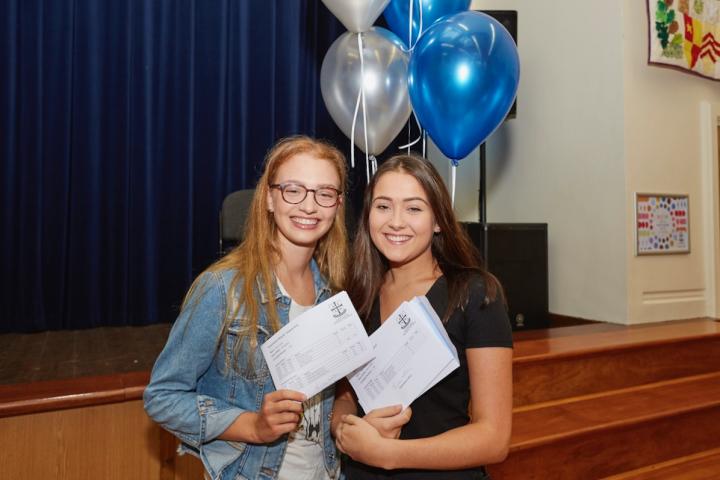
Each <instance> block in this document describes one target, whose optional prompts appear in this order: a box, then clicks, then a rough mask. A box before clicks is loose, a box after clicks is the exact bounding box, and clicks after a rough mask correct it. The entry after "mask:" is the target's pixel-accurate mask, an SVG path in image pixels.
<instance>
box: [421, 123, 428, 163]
mask: <svg viewBox="0 0 720 480" xmlns="http://www.w3.org/2000/svg"><path fill="white" fill-rule="evenodd" d="M422 141H423V145H422V156H423V158H427V130H423V131H422Z"/></svg>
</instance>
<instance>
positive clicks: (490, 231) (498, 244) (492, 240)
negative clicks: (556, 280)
mask: <svg viewBox="0 0 720 480" xmlns="http://www.w3.org/2000/svg"><path fill="white" fill-rule="evenodd" d="M463 226H464V227H465V229H466V230H467V232H468V234H469V235H470V238H471V239H472V241H473V243H475V246H476V247H477V248H478V249H479V250H480V253H481V254H482V255H483V258H484V259H485V262H486V265H487V268H488V270H490V272H491V273H492V274H493V275H495V276H496V277H497V278H498V280H500V283H501V284H502V286H503V288H504V289H505V296H506V298H507V303H508V310H509V315H510V321H511V322H512V327H513V330H527V329H533V328H548V327H549V326H550V316H549V315H548V260H547V251H548V250H547V224H546V223H485V224H483V223H463Z"/></svg>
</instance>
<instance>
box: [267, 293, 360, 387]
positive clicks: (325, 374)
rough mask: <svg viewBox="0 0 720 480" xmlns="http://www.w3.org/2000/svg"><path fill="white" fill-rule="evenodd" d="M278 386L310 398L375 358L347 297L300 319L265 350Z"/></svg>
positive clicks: (339, 297)
mask: <svg viewBox="0 0 720 480" xmlns="http://www.w3.org/2000/svg"><path fill="white" fill-rule="evenodd" d="M260 348H261V349H262V353H263V355H264V356H265V362H266V363H267V365H268V368H269V369H270V375H271V376H272V379H273V382H275V388H277V389H278V390H279V389H290V390H297V391H299V392H302V393H304V394H305V395H307V397H308V398H310V397H312V396H313V395H315V394H316V393H318V392H320V391H321V390H323V389H324V388H325V387H327V386H329V385H332V384H333V383H335V382H336V381H338V380H339V379H341V378H342V377H344V376H346V375H347V374H348V373H350V372H352V371H353V370H355V369H357V368H358V367H360V366H361V365H363V364H365V363H367V362H368V361H369V360H370V359H371V358H372V357H373V349H372V345H371V343H370V339H369V338H368V336H367V333H366V332H365V328H364V327H363V324H362V322H361V321H360V317H358V314H357V312H356V311H355V307H353V304H352V303H351V302H350V298H349V297H348V295H347V293H345V292H340V293H338V294H337V295H335V296H333V297H330V298H329V299H327V300H325V301H324V302H322V303H320V304H318V305H316V306H314V307H313V308H311V309H310V310H308V311H306V312H304V313H303V314H302V315H299V316H298V317H296V318H295V319H294V320H292V321H291V322H290V323H288V324H287V325H285V326H284V327H283V328H281V329H280V330H278V331H277V332H276V333H275V335H273V336H272V337H270V338H269V339H268V340H267V341H266V342H265V343H264V344H263V345H262V346H261V347H260Z"/></svg>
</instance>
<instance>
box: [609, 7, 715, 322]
mask: <svg viewBox="0 0 720 480" xmlns="http://www.w3.org/2000/svg"><path fill="white" fill-rule="evenodd" d="M622 21H623V29H624V31H625V42H624V52H625V55H624V90H625V105H624V115H625V152H624V154H625V163H626V172H627V175H626V181H627V188H626V190H627V193H626V209H625V213H626V216H627V228H628V230H629V231H630V232H632V231H633V220H634V219H633V214H634V213H633V212H634V210H633V201H634V193H635V192H660V193H665V192H667V193H682V194H689V195H690V248H691V253H690V254H689V255H663V256H642V257H637V256H635V255H634V250H635V245H634V241H635V240H634V238H633V236H632V235H628V237H627V239H626V240H627V241H626V248H627V251H628V255H627V257H628V263H627V276H628V318H629V320H630V321H631V322H633V323H642V322H651V321H658V320H669V319H676V318H689V317H697V316H704V315H708V314H714V308H713V307H714V306H711V304H713V303H714V295H715V292H714V285H713V283H714V282H712V281H709V280H710V278H709V276H708V275H709V272H711V271H712V266H713V264H714V258H713V249H712V245H711V244H712V242H713V235H712V232H709V233H710V234H709V235H708V229H709V228H711V227H712V225H711V223H710V222H709V221H708V214H712V213H713V211H714V210H715V208H716V204H713V202H712V200H711V198H712V197H711V195H710V192H708V191H707V189H708V184H707V183H706V182H704V175H703V170H704V168H705V165H704V162H705V161H706V159H705V158H703V142H707V141H708V140H707V138H703V135H702V134H701V132H702V129H703V127H704V126H703V124H702V123H701V118H702V116H701V104H702V102H703V101H708V102H711V103H718V102H720V84H718V83H717V82H712V81H710V80H706V79H703V78H700V77H696V76H693V75H687V74H684V73H681V72H678V71H674V70H670V69H665V68H659V67H651V66H648V65H647V64H646V62H647V48H648V47H647V42H648V38H647V36H648V32H647V26H646V25H647V20H646V10H645V6H644V2H639V1H633V2H627V3H625V4H624V11H623V20H622ZM706 121H710V120H706ZM710 310H713V311H712V312H711V311H710Z"/></svg>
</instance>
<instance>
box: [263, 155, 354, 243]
mask: <svg viewBox="0 0 720 480" xmlns="http://www.w3.org/2000/svg"><path fill="white" fill-rule="evenodd" d="M270 183H271V184H287V183H294V184H298V185H302V186H304V187H306V188H310V189H318V188H322V187H331V188H335V189H337V190H340V188H341V185H340V175H339V174H338V171H337V169H336V168H335V166H334V165H333V163H332V162H331V161H329V160H325V159H321V158H316V157H313V156H312V155H310V154H307V153H300V154H297V155H294V156H292V157H290V158H289V159H287V160H285V162H283V164H282V165H280V167H279V168H278V170H277V172H276V174H275V178H272V179H271V182H270ZM314 196H315V194H314V193H312V192H308V194H307V196H306V197H305V199H304V200H303V201H301V202H300V203H297V204H291V203H288V202H286V201H285V200H283V197H282V192H281V191H280V189H279V188H272V189H270V191H269V193H268V196H267V204H268V210H269V211H271V212H272V215H273V218H274V220H275V225H276V226H277V239H278V241H279V242H280V244H281V245H282V244H283V243H285V242H288V243H290V244H292V245H295V246H303V247H310V248H315V246H316V245H317V242H318V241H319V240H320V239H321V238H322V237H323V236H324V235H325V234H326V233H327V232H328V230H330V227H331V226H332V224H333V220H334V219H335V213H336V212H337V209H338V205H335V206H333V207H321V206H320V205H318V204H317V202H315V198H314ZM338 201H339V202H340V201H342V197H340V198H339V199H338Z"/></svg>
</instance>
